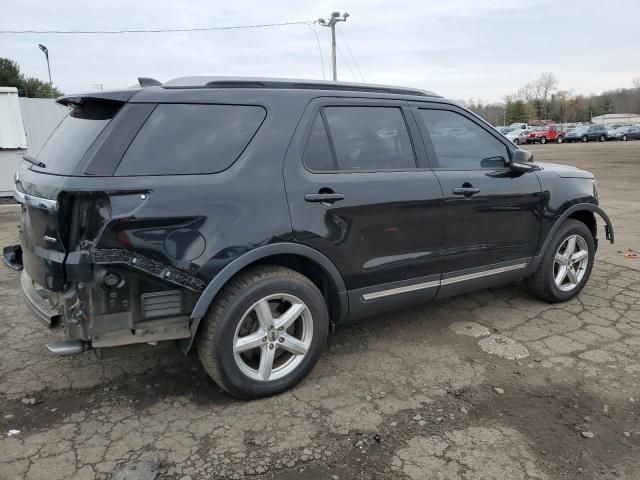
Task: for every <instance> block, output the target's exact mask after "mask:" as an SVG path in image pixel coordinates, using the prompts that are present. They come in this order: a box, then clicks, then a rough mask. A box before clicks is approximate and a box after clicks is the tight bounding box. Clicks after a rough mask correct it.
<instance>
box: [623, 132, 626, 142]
mask: <svg viewBox="0 0 640 480" xmlns="http://www.w3.org/2000/svg"><path fill="white" fill-rule="evenodd" d="M622 141H623V142H626V141H627V135H626V134H625V135H622Z"/></svg>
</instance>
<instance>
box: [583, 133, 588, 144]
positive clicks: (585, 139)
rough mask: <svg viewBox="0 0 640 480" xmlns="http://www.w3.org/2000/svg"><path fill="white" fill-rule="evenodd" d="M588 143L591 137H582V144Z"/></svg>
mask: <svg viewBox="0 0 640 480" xmlns="http://www.w3.org/2000/svg"><path fill="white" fill-rule="evenodd" d="M588 141H589V137H587V136H586V135H585V136H584V137H582V143H587V142H588Z"/></svg>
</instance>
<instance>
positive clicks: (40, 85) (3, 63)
mask: <svg viewBox="0 0 640 480" xmlns="http://www.w3.org/2000/svg"><path fill="white" fill-rule="evenodd" d="M0 87H16V88H17V89H18V95H19V96H20V97H34V98H51V97H59V96H60V95H62V92H61V91H60V90H58V89H57V88H56V87H54V86H53V85H49V83H48V82H43V81H42V80H40V79H38V78H33V77H25V76H24V75H23V74H22V72H20V66H19V65H18V64H17V62H14V61H13V60H10V59H8V58H1V57H0Z"/></svg>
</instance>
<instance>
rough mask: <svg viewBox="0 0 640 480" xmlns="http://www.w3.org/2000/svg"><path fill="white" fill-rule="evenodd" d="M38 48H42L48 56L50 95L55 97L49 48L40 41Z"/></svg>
mask: <svg viewBox="0 0 640 480" xmlns="http://www.w3.org/2000/svg"><path fill="white" fill-rule="evenodd" d="M38 48H39V49H40V50H42V53H44V56H45V57H46V58H47V71H48V72H49V96H50V97H51V98H53V83H51V67H50V66H49V49H48V48H47V47H45V46H44V45H43V44H41V43H39V44H38Z"/></svg>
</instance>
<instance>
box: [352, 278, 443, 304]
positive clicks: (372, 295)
mask: <svg viewBox="0 0 640 480" xmlns="http://www.w3.org/2000/svg"><path fill="white" fill-rule="evenodd" d="M438 286H440V281H439V280H435V281H433V282H424V283H416V284H414V285H407V286H406V287H397V288H390V289H389V290H380V291H379V292H372V293H365V294H364V295H362V299H363V300H373V299H374V298H382V297H388V296H390V295H398V294H400V293H407V292H414V291H416V290H424V289H426V288H434V287H438Z"/></svg>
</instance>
